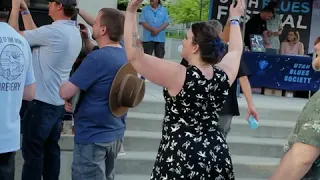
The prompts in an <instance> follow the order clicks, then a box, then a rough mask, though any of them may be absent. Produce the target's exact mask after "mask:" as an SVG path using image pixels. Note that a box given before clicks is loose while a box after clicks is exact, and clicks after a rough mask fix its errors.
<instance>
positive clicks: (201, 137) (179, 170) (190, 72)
mask: <svg viewBox="0 0 320 180" xmlns="http://www.w3.org/2000/svg"><path fill="white" fill-rule="evenodd" d="M229 87H230V86H229V82H228V77H227V75H226V73H225V72H224V71H222V70H221V69H219V68H218V67H215V66H214V76H213V78H212V79H210V80H208V79H206V78H205V76H204V75H203V74H202V72H201V71H200V70H199V69H198V68H197V67H195V66H189V68H188V69H187V74H186V80H185V83H184V85H183V88H182V90H181V91H180V93H179V94H178V95H177V96H175V97H171V96H170V95H169V93H168V91H167V89H164V97H165V101H166V104H165V110H166V112H165V117H164V120H163V130H162V140H161V142H160V147H159V150H158V155H157V158H156V162H155V165H154V167H153V170H152V175H151V180H179V179H192V180H232V179H234V172H233V166H232V161H231V158H230V155H229V148H228V145H227V143H226V141H225V138H224V137H223V135H222V133H221V132H220V131H219V128H218V126H219V125H218V118H219V116H218V113H219V112H220V111H221V108H222V106H223V103H224V101H225V99H226V97H227V95H228V89H229Z"/></svg>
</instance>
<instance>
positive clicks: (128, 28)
mask: <svg viewBox="0 0 320 180" xmlns="http://www.w3.org/2000/svg"><path fill="white" fill-rule="evenodd" d="M142 1H143V0H132V1H131V2H130V3H129V5H128V8H127V12H126V19H125V25H124V29H125V33H124V43H125V49H126V54H127V57H128V60H129V62H130V63H131V64H132V65H133V67H134V68H135V69H136V70H137V72H138V73H140V74H141V75H142V76H144V77H145V78H146V79H148V80H150V81H151V82H153V83H155V84H158V85H160V86H163V87H166V88H168V89H169V91H170V90H171V91H170V92H172V93H171V94H178V92H179V91H180V90H181V88H182V86H183V83H184V80H185V74H186V68H185V67H184V66H182V65H180V64H177V63H174V62H171V61H167V60H163V59H159V58H156V57H153V56H150V55H146V54H144V51H143V46H142V43H141V41H140V38H139V34H138V30H137V20H136V12H137V9H138V7H139V6H140V4H141V3H142ZM173 77H174V78H173Z"/></svg>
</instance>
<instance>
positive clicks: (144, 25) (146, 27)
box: [140, 22, 154, 32]
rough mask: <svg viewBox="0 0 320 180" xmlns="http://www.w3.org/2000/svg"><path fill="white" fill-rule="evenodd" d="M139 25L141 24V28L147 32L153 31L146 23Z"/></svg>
mask: <svg viewBox="0 0 320 180" xmlns="http://www.w3.org/2000/svg"><path fill="white" fill-rule="evenodd" d="M140 24H141V26H142V27H143V28H145V29H146V30H149V31H151V32H153V31H154V29H153V28H152V27H151V26H150V25H149V24H148V23H146V22H141V23H140Z"/></svg>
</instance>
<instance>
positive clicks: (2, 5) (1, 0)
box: [0, 0, 12, 10]
mask: <svg viewBox="0 0 320 180" xmlns="http://www.w3.org/2000/svg"><path fill="white" fill-rule="evenodd" d="M11 3H12V0H0V9H1V10H3V9H11Z"/></svg>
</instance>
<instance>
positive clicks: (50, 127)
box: [9, 0, 82, 180]
mask: <svg viewBox="0 0 320 180" xmlns="http://www.w3.org/2000/svg"><path fill="white" fill-rule="evenodd" d="M76 4H77V0H50V1H49V4H48V9H49V13H48V15H49V16H50V17H51V19H52V20H53V21H54V22H53V23H52V24H50V25H45V26H41V27H36V25H35V23H34V21H33V19H32V16H31V14H30V11H29V10H28V7H27V6H26V4H25V2H24V1H22V0H12V11H11V16H10V20H9V24H10V25H11V26H12V27H14V28H15V29H16V30H17V31H19V28H18V19H19V13H20V14H21V15H22V19H23V23H24V27H25V29H26V30H25V31H19V33H20V34H21V35H22V36H24V37H25V38H26V40H27V41H28V43H29V44H30V46H32V48H33V49H32V53H33V54H32V60H33V68H34V72H35V78H36V81H37V86H36V96H35V98H34V100H33V101H32V102H31V103H30V104H29V105H28V108H27V110H26V113H25V115H24V117H23V127H22V130H23V139H22V156H23V159H24V164H23V169H22V180H41V179H43V180H58V179H59V174H60V155H61V152H60V146H59V143H58V142H59V140H60V136H61V124H62V118H63V116H64V114H65V110H64V104H65V103H64V100H62V99H61V98H60V96H59V88H60V86H61V84H63V83H65V82H66V81H68V79H69V74H70V72H71V68H72V65H73V63H74V62H75V60H76V59H77V57H78V55H79V54H80V51H81V48H82V40H81V35H80V31H79V29H78V27H77V24H76V22H75V21H74V20H72V18H73V17H74V16H75V15H76V14H77V11H76Z"/></svg>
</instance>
